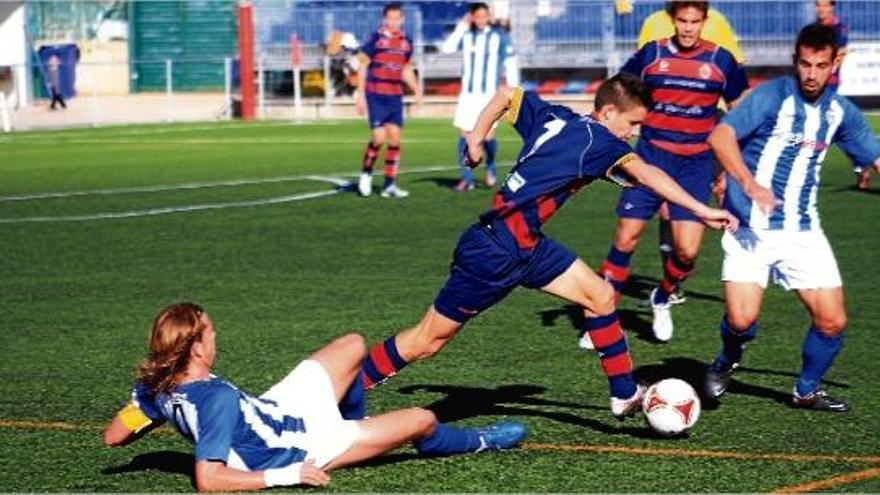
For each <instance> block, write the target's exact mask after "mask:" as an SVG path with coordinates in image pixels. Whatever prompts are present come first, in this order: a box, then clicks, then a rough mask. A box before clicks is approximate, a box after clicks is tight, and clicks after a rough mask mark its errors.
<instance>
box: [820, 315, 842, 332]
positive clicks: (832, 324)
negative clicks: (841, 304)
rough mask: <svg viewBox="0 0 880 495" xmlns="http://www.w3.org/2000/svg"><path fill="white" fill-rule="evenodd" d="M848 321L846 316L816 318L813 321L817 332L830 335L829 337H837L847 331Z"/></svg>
mask: <svg viewBox="0 0 880 495" xmlns="http://www.w3.org/2000/svg"><path fill="white" fill-rule="evenodd" d="M846 324H847V319H846V315H835V316H829V317H822V318H816V319H815V320H814V321H813V326H815V327H816V329H817V330H819V331H820V332H822V333H824V334H825V335H828V336H829V337H836V336H837V335H840V333H841V332H843V331H844V330H845V329H846Z"/></svg>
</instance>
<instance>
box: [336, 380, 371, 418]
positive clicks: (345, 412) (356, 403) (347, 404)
mask: <svg viewBox="0 0 880 495" xmlns="http://www.w3.org/2000/svg"><path fill="white" fill-rule="evenodd" d="M339 412H340V413H341V414H342V419H364V417H366V415H367V397H366V394H364V378H363V373H358V374H357V376H356V377H355V379H354V382H353V383H352V384H351V387H349V388H348V391H347V392H345V395H344V396H343V397H342V400H341V401H339Z"/></svg>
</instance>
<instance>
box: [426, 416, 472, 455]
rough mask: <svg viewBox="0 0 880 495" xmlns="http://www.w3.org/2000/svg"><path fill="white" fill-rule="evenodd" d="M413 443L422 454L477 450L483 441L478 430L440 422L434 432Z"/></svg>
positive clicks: (444, 453) (445, 453)
mask: <svg viewBox="0 0 880 495" xmlns="http://www.w3.org/2000/svg"><path fill="white" fill-rule="evenodd" d="M413 445H414V446H415V448H416V450H417V451H418V452H419V454H421V455H450V454H462V453H464V452H476V451H477V450H479V449H480V447H481V446H482V442H481V441H480V433H479V432H478V431H477V430H474V429H471V428H457V427H455V426H451V425H447V424H444V423H438V424H437V427H436V429H435V430H434V433H432V434H431V435H430V436H427V437H425V438H423V439H421V440H417V441H415V442H413Z"/></svg>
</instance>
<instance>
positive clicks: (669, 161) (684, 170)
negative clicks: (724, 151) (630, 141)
mask: <svg viewBox="0 0 880 495" xmlns="http://www.w3.org/2000/svg"><path fill="white" fill-rule="evenodd" d="M636 153H637V154H638V155H639V156H640V157H641V158H642V160H644V161H645V162H646V163H650V164H651V165H656V166H657V167H659V168H660V169H662V170H663V171H664V172H666V173H667V174H669V176H670V177H672V178H673V179H675V182H677V183H678V185H680V186H681V187H682V188H683V189H684V190H685V191H687V192H688V193H689V194H690V195H691V196H693V197H694V198H696V200H697V201H700V202H701V203H703V204H708V203H709V198H710V197H711V196H712V180H713V179H714V178H715V156H714V155H713V154H712V152H711V151H706V152H704V153H699V154H697V155H692V156H682V155H675V154H673V153H669V152H668V151H664V150H661V149H659V148H656V147H654V146H651V145H649V144H643V143H641V142H640V143H639V145H638V146H637V147H636ZM664 201H665V200H664V199H663V198H662V197H661V196H660V195H659V194H657V193H655V192H654V191H652V190H650V189H648V188H647V187H645V186H635V187H629V188H626V189H624V190H623V192H622V193H621V194H620V201H619V202H618V203H617V216H618V217H620V218H636V219H639V220H650V219H651V218H653V217H654V215H656V214H657V210H659V209H660V205H661V204H663V202H664ZM669 217H670V218H671V219H672V220H690V221H694V222H701V220H700V218H699V217H697V216H696V215H694V214H693V213H691V211H690V210H688V209H686V208H682V207H681V206H678V205H677V204H674V203H672V202H670V203H669Z"/></svg>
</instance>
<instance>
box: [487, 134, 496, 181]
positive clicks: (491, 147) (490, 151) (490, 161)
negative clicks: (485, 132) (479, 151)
mask: <svg viewBox="0 0 880 495" xmlns="http://www.w3.org/2000/svg"><path fill="white" fill-rule="evenodd" d="M484 147H485V148H486V170H487V171H489V172H490V173H491V174H492V175H497V170H496V167H495V155H497V154H498V140H497V139H494V138H492V139H490V140H488V141H486V143H485V144H484Z"/></svg>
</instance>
